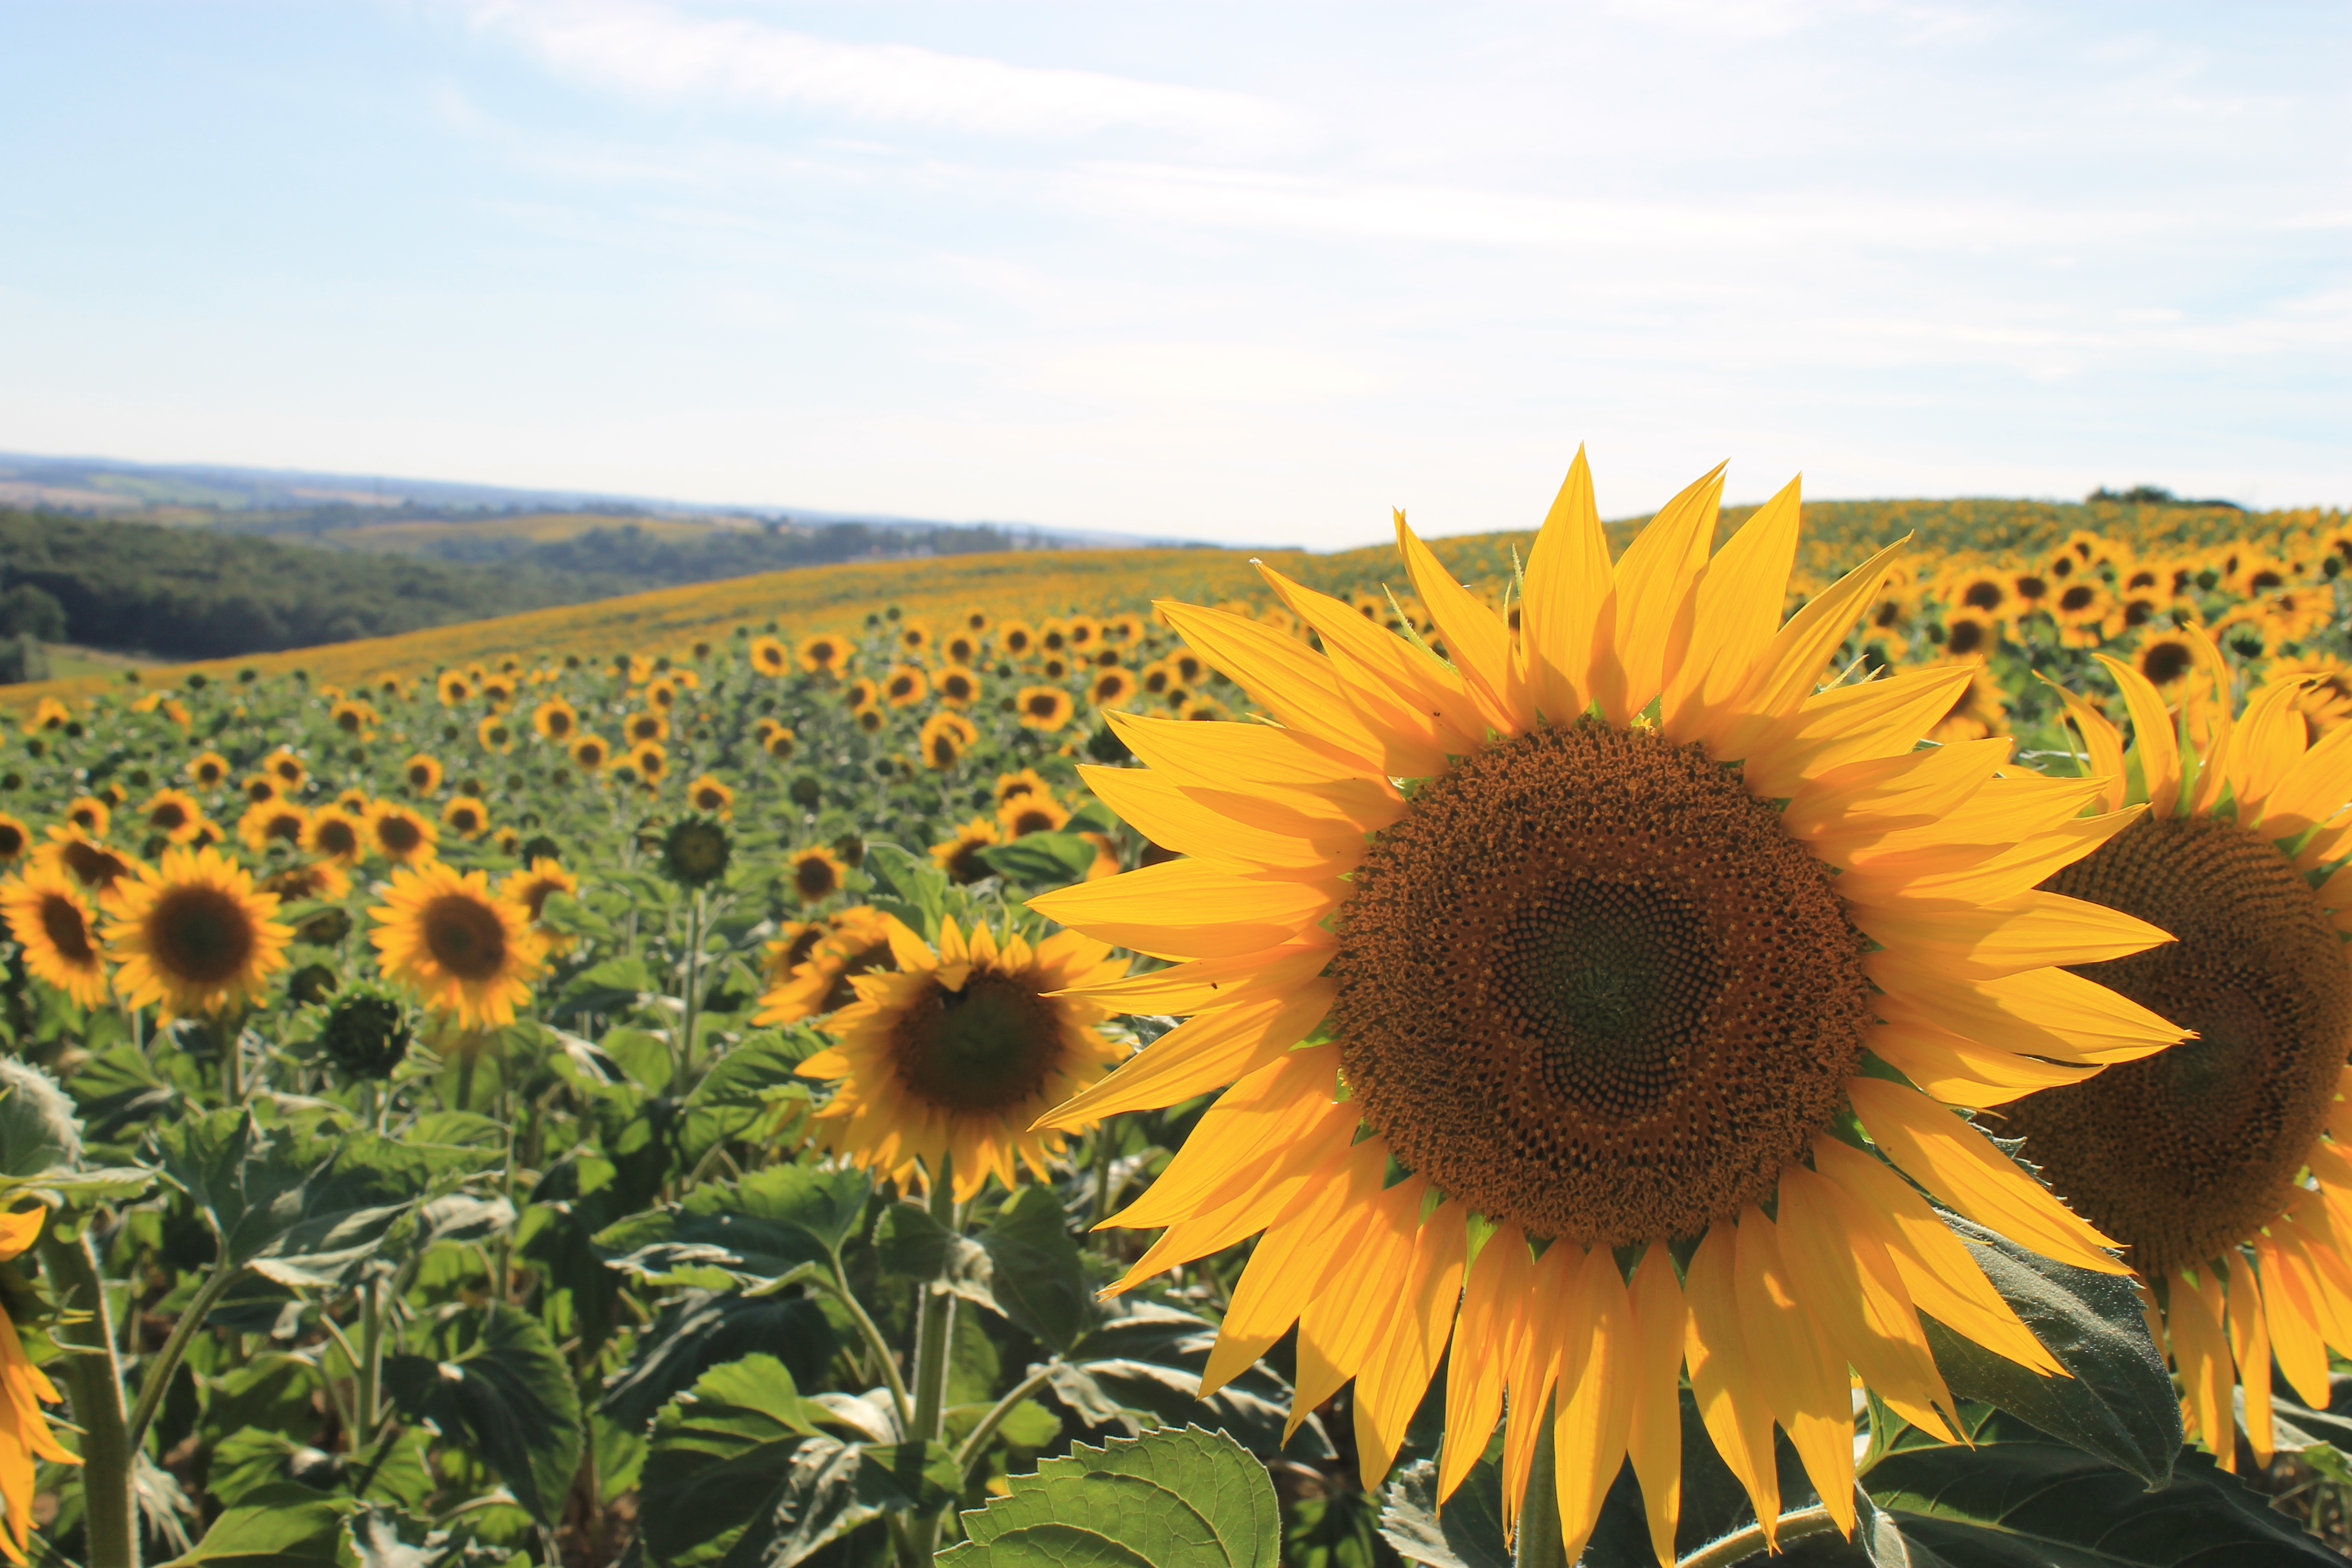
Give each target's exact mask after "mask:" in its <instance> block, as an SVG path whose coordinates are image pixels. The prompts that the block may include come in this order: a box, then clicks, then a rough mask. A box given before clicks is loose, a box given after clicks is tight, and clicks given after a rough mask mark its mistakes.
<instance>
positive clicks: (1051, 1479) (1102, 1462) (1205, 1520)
mask: <svg viewBox="0 0 2352 1568" xmlns="http://www.w3.org/2000/svg"><path fill="white" fill-rule="evenodd" d="M1007 1484H1008V1486H1009V1487H1010V1488H1011V1495H1009V1496H1007V1497H1003V1498H999V1499H996V1500H993V1501H992V1502H991V1503H990V1504H989V1505H988V1506H987V1507H986V1508H985V1509H982V1510H978V1511H975V1512H971V1513H966V1514H965V1515H963V1525H964V1530H965V1532H966V1533H967V1534H968V1535H969V1536H970V1537H971V1539H970V1540H968V1541H966V1542H963V1543H962V1544H961V1545H960V1546H956V1547H953V1548H951V1549H950V1550H949V1551H946V1552H941V1553H940V1557H939V1560H940V1563H947V1564H953V1565H954V1568H1067V1565H1069V1564H1072V1563H1105V1564H1108V1563H1118V1564H1124V1565H1129V1568H1132V1565H1134V1564H1139V1563H1140V1564H1146V1565H1148V1568H1276V1564H1278V1563H1280V1561H1281V1552H1282V1515H1281V1510H1279V1509H1278V1508H1277V1507H1276V1502H1275V1497H1274V1487H1273V1485H1272V1484H1271V1483H1270V1482H1269V1481H1268V1480H1267V1479H1266V1474H1265V1466H1263V1465H1261V1464H1260V1463H1258V1461H1257V1460H1256V1459H1255V1458H1252V1457H1251V1456H1250V1453H1249V1451H1248V1450H1247V1449H1245V1448H1244V1447H1242V1446H1241V1445H1240V1444H1238V1443H1236V1442H1234V1440H1233V1439H1232V1438H1231V1437H1229V1436H1226V1435H1225V1434H1223V1433H1222V1432H1204V1431H1202V1429H1201V1428H1200V1427H1198V1426H1188V1427H1185V1428H1183V1429H1182V1430H1181V1431H1179V1430H1177V1429H1174V1428H1163V1429H1161V1430H1160V1431H1156V1432H1150V1433H1147V1434H1146V1435H1145V1436H1142V1437H1140V1438H1123V1437H1114V1438H1112V1439H1111V1440H1110V1441H1109V1442H1108V1444H1106V1445H1105V1446H1104V1447H1100V1448H1090V1447H1087V1445H1085V1444H1083V1443H1080V1444H1076V1445H1075V1446H1074V1447H1072V1448H1071V1450H1070V1454H1069V1456H1068V1458H1059V1459H1048V1460H1046V1461H1045V1463H1044V1464H1042V1465H1040V1466H1039V1467H1038V1468H1037V1473H1036V1474H1035V1475H1034V1476H1013V1477H1011V1478H1009V1479H1008V1481H1007Z"/></svg>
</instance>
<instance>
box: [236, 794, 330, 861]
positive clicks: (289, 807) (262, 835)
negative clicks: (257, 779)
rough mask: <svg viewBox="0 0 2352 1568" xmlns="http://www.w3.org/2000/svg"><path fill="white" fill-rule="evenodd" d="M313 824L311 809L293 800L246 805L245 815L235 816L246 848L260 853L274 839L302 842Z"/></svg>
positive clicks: (237, 833)
mask: <svg viewBox="0 0 2352 1568" xmlns="http://www.w3.org/2000/svg"><path fill="white" fill-rule="evenodd" d="M334 815H335V816H341V815H342V814H341V812H337V813H335V814H334ZM309 829H310V813H309V812H307V811H305V810H303V809H302V808H301V807H300V806H299V805H295V804H294V803H293V802H292V801H290V800H272V801H265V802H263V803H262V804H261V805H248V806H247V807H246V808H245V815H244V816H240V817H238V818H237V819H236V836H237V837H238V838H239V839H240V840H242V841H243V842H244V844H245V847H247V849H250V850H252V851H253V852H254V853H255V854H256V855H258V854H260V853H262V851H264V850H266V849H268V847H269V846H270V843H271V841H272V840H276V841H278V842H279V843H284V844H294V845H299V844H300V843H301V842H302V836H303V834H304V833H306V832H307V831H309Z"/></svg>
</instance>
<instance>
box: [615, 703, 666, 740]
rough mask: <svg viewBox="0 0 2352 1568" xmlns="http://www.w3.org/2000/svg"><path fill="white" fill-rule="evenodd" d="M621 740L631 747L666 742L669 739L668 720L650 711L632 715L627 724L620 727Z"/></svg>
mask: <svg viewBox="0 0 2352 1568" xmlns="http://www.w3.org/2000/svg"><path fill="white" fill-rule="evenodd" d="M621 738H622V739H623V740H625V741H626V742H629V744H631V745H632V746H642V745H644V744H645V743H646V742H647V741H667V740H668V739H669V720H668V719H667V718H666V717H664V716H663V715H662V714H659V713H656V712H652V711H650V710H648V711H646V712H643V713H632V714H630V715H629V717H628V721H627V722H625V723H624V724H623V725H622V726H621Z"/></svg>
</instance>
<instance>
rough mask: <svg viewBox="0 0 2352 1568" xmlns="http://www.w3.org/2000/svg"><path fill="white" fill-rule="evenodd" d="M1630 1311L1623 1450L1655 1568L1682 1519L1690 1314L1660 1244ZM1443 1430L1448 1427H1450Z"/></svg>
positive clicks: (1641, 1271) (1642, 1270)
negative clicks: (1629, 1388)
mask: <svg viewBox="0 0 2352 1568" xmlns="http://www.w3.org/2000/svg"><path fill="white" fill-rule="evenodd" d="M1627 1302H1628V1304H1629V1305H1630V1306H1631V1308H1632V1309H1633V1355H1632V1357H1631V1358H1630V1361H1629V1363H1628V1365H1627V1367H1626V1375H1627V1376H1629V1377H1631V1378H1632V1379H1633V1415H1632V1419H1631V1422H1630V1424H1629V1425H1628V1426H1627V1428H1626V1435H1625V1447H1626V1449H1627V1452H1628V1454H1629V1456H1630V1457H1631V1458H1632V1459H1633V1477H1634V1479H1636V1480H1638V1481H1639V1482H1640V1483H1641V1486H1642V1510H1643V1514H1644V1515H1645V1517H1646V1518H1647V1519H1648V1521H1649V1525H1650V1549H1651V1551H1652V1552H1655V1553H1656V1554H1657V1558H1658V1561H1660V1562H1661V1563H1671V1562H1673V1561H1674V1560H1675V1525H1676V1523H1677V1522H1678V1521H1680V1519H1681V1517H1682V1484H1683V1477H1682V1466H1683V1415H1682V1399H1681V1394H1680V1385H1681V1381H1682V1376H1681V1374H1682V1364H1683V1338H1684V1333H1685V1329H1686V1327H1687V1326H1688V1321H1689V1316H1690V1314H1689V1311H1688V1310H1687V1309H1686V1308H1685V1305H1684V1302H1683V1288H1682V1282H1681V1281H1680V1280H1679V1279H1675V1261H1674V1258H1673V1256H1672V1254H1670V1253H1669V1252H1668V1251H1667V1250H1666V1247H1665V1246H1664V1244H1663V1243H1659V1242H1653V1243H1652V1244H1651V1246H1650V1249H1649V1250H1648V1251H1647V1252H1645V1253H1643V1255H1642V1261H1641V1262H1640V1264H1638V1265H1637V1266H1636V1267H1635V1268H1634V1269H1633V1288H1632V1289H1631V1290H1630V1291H1629V1292H1628V1294H1627ZM1449 1430H1450V1427H1449Z"/></svg>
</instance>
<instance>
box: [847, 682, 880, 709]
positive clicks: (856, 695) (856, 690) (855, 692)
mask: <svg viewBox="0 0 2352 1568" xmlns="http://www.w3.org/2000/svg"><path fill="white" fill-rule="evenodd" d="M881 700H882V689H881V688H880V687H879V686H877V685H876V684H875V683H874V682H873V681H871V680H869V679H866V677H865V676H862V675H861V676H859V677H858V678H857V679H855V680H853V681H851V682H849V684H847V685H846V686H844V687H843V688H842V689H841V705H842V706H843V707H844V708H847V709H849V710H852V711H855V710H857V709H860V708H871V707H873V706H874V705H875V704H876V703H877V702H879V701H881Z"/></svg>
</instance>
